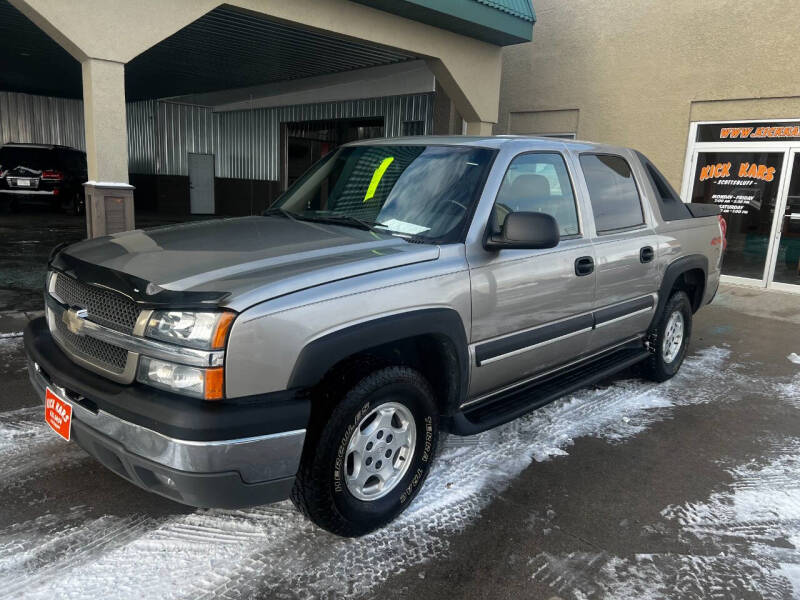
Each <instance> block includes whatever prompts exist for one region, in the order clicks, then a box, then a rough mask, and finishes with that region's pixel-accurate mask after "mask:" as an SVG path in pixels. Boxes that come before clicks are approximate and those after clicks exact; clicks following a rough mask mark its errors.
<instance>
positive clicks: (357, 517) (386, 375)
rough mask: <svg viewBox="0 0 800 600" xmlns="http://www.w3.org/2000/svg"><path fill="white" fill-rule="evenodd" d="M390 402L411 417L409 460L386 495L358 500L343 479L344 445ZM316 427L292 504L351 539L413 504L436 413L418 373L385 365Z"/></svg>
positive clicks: (434, 436) (426, 466) (428, 460)
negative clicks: (413, 430)
mask: <svg viewBox="0 0 800 600" xmlns="http://www.w3.org/2000/svg"><path fill="white" fill-rule="evenodd" d="M388 401H391V402H396V403H399V404H402V405H403V406H404V407H406V408H407V409H408V410H409V412H410V413H411V415H412V416H413V419H414V423H415V425H416V444H415V447H414V451H413V455H412V458H411V463H410V466H409V467H408V468H407V470H406V472H405V474H404V475H403V477H402V479H400V480H399V482H398V483H397V485H396V486H395V487H394V488H392V489H391V491H389V492H388V493H387V494H386V495H384V496H382V497H380V498H376V499H374V500H360V499H358V498H356V496H354V495H353V494H352V493H351V492H350V490H349V489H348V486H347V485H346V483H345V480H344V469H345V468H346V465H344V464H343V462H344V461H345V460H346V456H345V454H346V450H347V444H348V442H349V440H350V437H351V435H352V434H353V432H354V431H355V428H356V427H358V425H359V424H360V423H361V420H362V419H364V418H365V417H366V416H368V415H369V413H370V412H371V411H372V409H374V408H375V407H377V406H380V405H381V404H383V403H385V402H388ZM317 425H318V426H317V427H314V426H313V425H312V427H310V428H309V436H310V437H307V438H306V444H305V449H304V450H303V457H302V459H301V464H300V469H299V470H298V473H297V479H296V480H295V485H294V489H293V490H292V502H293V503H294V504H295V506H297V508H298V509H299V510H300V511H301V512H302V513H303V514H304V515H306V516H307V517H308V518H309V519H311V520H312V521H313V522H314V523H316V524H317V525H318V526H320V527H322V528H323V529H326V530H328V531H330V532H332V533H335V534H337V535H341V536H347V537H354V536H360V535H364V534H366V533H369V532H370V531H373V530H375V529H378V528H380V527H382V526H383V525H386V524H387V523H389V522H390V521H392V520H393V519H394V518H395V517H397V515H399V514H400V513H401V512H403V511H404V510H405V509H406V508H407V507H408V506H409V504H411V501H412V500H413V499H414V497H415V496H416V495H417V493H418V492H419V490H420V488H421V487H422V484H423V482H424V481H425V478H426V477H427V475H428V471H429V470H430V467H431V464H432V463H433V457H434V454H435V452H436V446H437V442H438V436H439V411H438V410H437V406H436V402H435V400H434V395H433V392H432V390H431V387H430V385H429V384H428V382H427V381H426V380H425V378H424V377H423V376H422V375H420V374H419V373H418V372H417V371H415V370H413V369H410V368H407V367H386V368H382V369H379V370H376V371H373V372H372V373H370V374H369V375H367V376H366V377H364V378H363V379H361V380H360V381H359V382H358V383H357V384H356V385H355V386H353V387H352V388H351V389H350V390H349V391H348V392H347V393H346V394H345V395H344V398H342V400H341V401H340V402H339V403H338V404H337V405H336V407H335V408H334V409H333V412H332V413H331V414H330V416H329V417H328V418H327V419H326V420H325V422H324V423H319V424H317Z"/></svg>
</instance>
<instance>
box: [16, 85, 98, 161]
mask: <svg viewBox="0 0 800 600" xmlns="http://www.w3.org/2000/svg"><path fill="white" fill-rule="evenodd" d="M7 142H23V143H38V144H63V145H65V146H72V147H73V148H79V149H81V150H85V149H86V138H85V136H84V132H83V102H82V101H80V100H70V99H67V98H50V97H47V96H34V95H31V94H19V93H15V92H0V143H2V144H5V143H7Z"/></svg>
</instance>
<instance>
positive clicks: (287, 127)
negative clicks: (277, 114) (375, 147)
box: [281, 117, 385, 189]
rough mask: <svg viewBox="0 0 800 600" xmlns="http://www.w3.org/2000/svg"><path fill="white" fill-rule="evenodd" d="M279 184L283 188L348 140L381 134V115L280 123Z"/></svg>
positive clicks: (383, 127) (382, 132) (382, 125)
mask: <svg viewBox="0 0 800 600" xmlns="http://www.w3.org/2000/svg"><path fill="white" fill-rule="evenodd" d="M283 129H284V134H283V138H284V140H285V142H284V151H283V153H282V157H283V160H282V165H281V172H282V173H283V178H282V184H283V189H286V188H287V187H289V186H290V185H292V184H293V183H294V182H295V181H297V180H298V179H299V178H300V176H301V175H302V174H303V173H305V172H306V171H307V170H308V168H309V167H310V166H311V165H313V164H314V163H315V162H317V161H318V160H319V159H320V158H322V157H323V156H325V155H326V154H328V152H331V151H333V150H335V149H336V148H338V147H339V146H341V145H342V144H346V143H348V142H355V141H357V140H368V139H371V138H379V137H384V135H385V133H384V132H385V126H384V119H383V118H380V117H378V118H369V119H334V120H327V121H300V122H294V123H284V127H283Z"/></svg>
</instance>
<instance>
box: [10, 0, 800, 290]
mask: <svg viewBox="0 0 800 600" xmlns="http://www.w3.org/2000/svg"><path fill="white" fill-rule="evenodd" d="M534 9H535V12H534ZM798 20H800V4H798V3H797V2H795V1H794V0H775V1H774V2H769V3H761V4H759V6H758V10H757V11H754V10H753V6H752V5H748V4H746V3H745V4H743V3H739V2H734V1H733V0H713V1H711V2H704V3H698V2H696V1H690V0H674V1H673V2H669V3H664V2H658V1H656V0H640V1H632V0H605V1H603V2H597V1H596V0H570V1H569V2H564V1H563V0H534V2H533V5H532V4H531V1H530V0H293V1H292V2H279V1H277V0H232V1H230V2H227V3H225V4H221V3H219V2H216V1H214V0H192V1H190V0H161V1H157V0H140V1H137V2H128V1H126V0H105V1H104V0H83V1H82V2H70V3H67V2H53V1H52V0H0V32H2V36H0V56H1V57H2V59H3V60H2V63H3V65H4V67H3V69H2V70H1V71H0V142H3V143H6V142H9V141H14V142H37V143H48V144H64V145H68V146H72V147H76V148H79V149H82V150H85V151H86V153H87V160H88V171H89V180H90V182H89V184H88V185H87V198H88V197H92V198H94V201H93V202H92V203H91V206H93V207H94V209H93V211H90V212H91V213H92V214H90V215H89V221H90V222H89V224H88V227H89V231H90V232H92V233H97V232H102V231H105V230H107V229H108V227H109V225H110V224H111V223H116V222H119V220H115V219H114V215H113V214H112V213H113V211H114V210H117V208H116V207H118V206H121V207H130V206H131V205H134V206H135V207H136V209H137V210H139V211H147V212H148V213H163V214H171V215H181V214H185V215H188V214H190V213H198V214H219V215H246V214H258V213H259V212H260V211H262V210H263V209H264V208H265V207H266V206H268V205H269V203H270V202H271V201H272V200H274V199H275V198H276V197H277V195H278V194H280V192H281V191H282V190H283V189H285V188H286V187H287V186H288V185H290V184H291V183H292V182H293V181H294V180H295V179H296V178H297V177H298V176H299V175H300V174H301V173H302V172H303V171H304V170H305V169H306V168H307V167H308V166H309V165H310V164H311V163H312V162H313V161H314V160H316V159H318V158H319V157H320V156H322V155H324V154H325V153H327V152H328V151H330V150H331V149H333V148H335V147H336V146H337V145H339V144H341V143H344V142H347V141H351V140H356V139H363V138H370V137H396V136H409V135H423V134H477V135H485V134H491V133H495V134H528V135H542V136H553V137H563V138H577V139H587V140H593V141H603V142H609V143H613V144H619V145H625V146H631V147H634V148H636V149H638V150H640V151H642V152H643V153H644V154H645V155H647V156H648V157H649V158H650V159H651V160H653V161H654V162H655V163H656V164H657V165H658V166H659V168H660V169H661V170H662V171H663V172H664V173H665V175H666V176H667V178H668V179H669V180H670V182H671V183H672V185H673V187H674V188H675V189H676V190H678V191H679V192H680V194H681V196H682V198H683V199H684V200H685V201H692V202H707V203H715V204H718V205H719V206H720V208H721V210H722V213H723V215H724V216H725V218H726V221H727V223H728V248H727V251H726V258H725V264H724V269H723V272H724V273H725V277H726V278H727V279H729V280H730V281H736V282H740V283H745V284H748V285H755V286H769V287H775V288H781V289H786V290H790V291H797V290H798V289H800V158H798V157H800V153H798V150H800V73H798V72H797V70H796V69H795V68H794V62H795V60H794V52H793V50H792V47H791V44H787V42H786V40H790V39H792V34H793V33H794V30H795V28H796V26H795V23H797V22H798ZM106 211H107V213H106Z"/></svg>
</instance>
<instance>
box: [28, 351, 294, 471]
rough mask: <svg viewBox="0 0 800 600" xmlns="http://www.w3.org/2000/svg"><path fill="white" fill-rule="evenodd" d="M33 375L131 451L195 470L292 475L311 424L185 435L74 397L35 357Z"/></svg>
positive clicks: (40, 387) (76, 414)
mask: <svg viewBox="0 0 800 600" xmlns="http://www.w3.org/2000/svg"><path fill="white" fill-rule="evenodd" d="M28 376H29V377H30V380H31V383H32V384H33V386H34V388H36V390H37V391H38V392H39V393H40V397H41V398H42V402H44V390H45V388H46V387H48V386H49V387H50V388H51V389H53V390H54V391H56V392H57V393H59V394H62V395H63V397H64V398H65V399H66V400H67V401H69V402H70V404H71V405H72V419H73V421H80V422H81V423H82V424H83V425H85V426H87V427H90V428H92V429H93V430H95V431H97V432H99V433H102V434H103V435H106V436H108V437H109V438H111V439H112V440H114V441H115V442H117V443H118V444H120V445H122V446H123V447H124V448H125V449H126V450H127V451H128V452H130V453H132V454H135V455H137V456H139V457H141V458H144V459H147V460H151V461H153V462H155V463H158V464H160V465H164V466H166V467H170V468H173V469H177V470H180V471H186V472H189V473H222V472H231V471H234V472H238V473H239V474H240V475H241V477H242V479H243V480H244V481H245V482H246V483H258V482H262V481H270V480H272V479H281V478H284V477H291V476H294V475H295V474H296V473H297V469H298V467H299V465H300V455H301V454H302V451H303V443H304V441H305V435H306V430H305V429H297V430H295V431H286V432H281V433H273V434H269V435H261V436H256V437H248V438H240V439H233V440H218V441H207V442H198V441H191V440H179V439H175V438H171V437H169V436H166V435H163V434H161V433H158V432H157V431H153V430H152V429H147V428H146V427H142V426H141V425H136V424H135V423H131V422H129V421H125V420H123V419H120V418H119V417H115V416H114V415H112V414H110V413H107V412H104V411H102V410H98V411H97V412H96V413H95V412H93V411H90V410H88V409H87V408H84V407H83V406H81V405H80V404H79V403H77V402H74V401H71V400H69V397H68V395H67V394H66V392H65V390H64V389H63V388H61V387H60V386H58V385H56V384H55V383H53V382H49V381H47V379H46V378H45V377H44V375H43V374H42V373H41V371H39V370H38V369H37V368H36V365H35V364H34V363H33V362H32V361H30V360H29V361H28Z"/></svg>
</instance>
